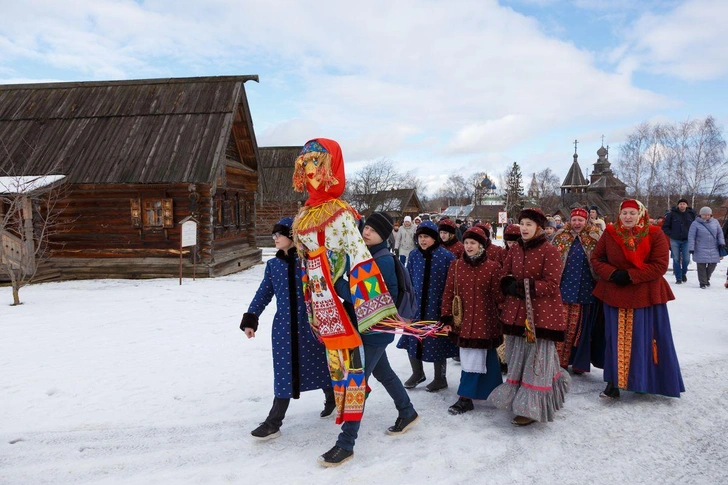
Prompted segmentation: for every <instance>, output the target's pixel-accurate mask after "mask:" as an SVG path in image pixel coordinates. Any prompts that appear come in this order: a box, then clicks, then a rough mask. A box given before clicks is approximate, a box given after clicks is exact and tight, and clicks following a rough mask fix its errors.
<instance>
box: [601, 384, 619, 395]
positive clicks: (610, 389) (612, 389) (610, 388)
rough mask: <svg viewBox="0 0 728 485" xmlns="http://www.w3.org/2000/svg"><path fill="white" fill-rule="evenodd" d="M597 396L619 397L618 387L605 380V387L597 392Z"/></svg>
mask: <svg viewBox="0 0 728 485" xmlns="http://www.w3.org/2000/svg"><path fill="white" fill-rule="evenodd" d="M599 397H603V398H605V399H619V388H618V387H616V386H615V385H614V383H612V382H607V387H606V389H604V390H603V391H602V392H600V393H599Z"/></svg>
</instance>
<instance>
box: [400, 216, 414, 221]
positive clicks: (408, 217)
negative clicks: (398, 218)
mask: <svg viewBox="0 0 728 485" xmlns="http://www.w3.org/2000/svg"><path fill="white" fill-rule="evenodd" d="M402 222H412V218H411V217H410V216H404V221H402Z"/></svg>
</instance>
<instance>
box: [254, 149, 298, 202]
mask: <svg viewBox="0 0 728 485" xmlns="http://www.w3.org/2000/svg"><path fill="white" fill-rule="evenodd" d="M301 148H303V147H301V146H286V147H260V148H258V161H259V162H260V166H259V171H258V173H259V181H260V183H259V184H258V190H259V192H260V196H261V199H262V201H263V202H271V201H286V202H288V201H304V200H306V199H307V198H308V195H306V194H305V193H301V192H294V190H293V168H294V166H293V164H294V162H295V161H296V158H298V155H299V153H301Z"/></svg>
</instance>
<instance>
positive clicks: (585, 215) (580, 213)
mask: <svg viewBox="0 0 728 485" xmlns="http://www.w3.org/2000/svg"><path fill="white" fill-rule="evenodd" d="M574 216H579V217H583V218H584V219H587V220H588V219H589V213H588V212H587V211H586V209H583V208H581V207H575V208H574V209H571V217H574Z"/></svg>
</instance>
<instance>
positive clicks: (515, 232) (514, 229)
mask: <svg viewBox="0 0 728 485" xmlns="http://www.w3.org/2000/svg"><path fill="white" fill-rule="evenodd" d="M520 237H521V228H520V226H519V225H518V224H511V225H510V226H508V227H506V230H505V231H503V239H504V240H506V241H517V240H518V238H520Z"/></svg>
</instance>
